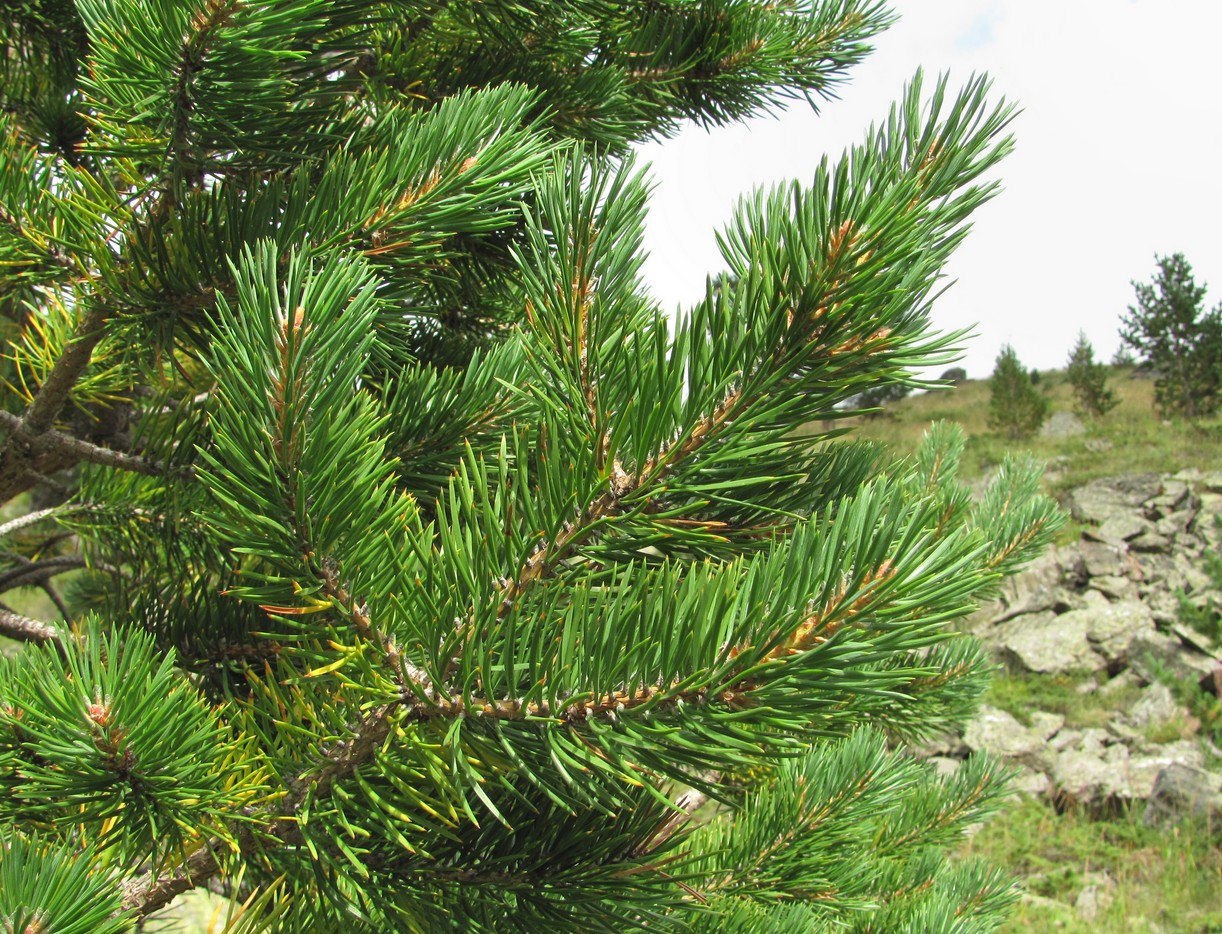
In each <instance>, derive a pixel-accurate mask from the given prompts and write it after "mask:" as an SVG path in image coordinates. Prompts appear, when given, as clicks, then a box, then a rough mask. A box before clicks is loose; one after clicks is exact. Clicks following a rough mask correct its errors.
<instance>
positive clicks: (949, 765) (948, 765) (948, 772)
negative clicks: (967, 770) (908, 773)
mask: <svg viewBox="0 0 1222 934" xmlns="http://www.w3.org/2000/svg"><path fill="white" fill-rule="evenodd" d="M925 763H926V764H927V765H928V766H929V767H930V768H932V769H933V771H934V774H935V775H936V776H937V777H938V778H950V777H951V776H952V775H954V774H955V773H956V772H958V771H959V766H961V765H963V760H962V759H951V758H949V757H947V756H930V757H929V758H928V759H926V760H925Z"/></svg>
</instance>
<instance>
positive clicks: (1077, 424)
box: [1040, 412, 1086, 438]
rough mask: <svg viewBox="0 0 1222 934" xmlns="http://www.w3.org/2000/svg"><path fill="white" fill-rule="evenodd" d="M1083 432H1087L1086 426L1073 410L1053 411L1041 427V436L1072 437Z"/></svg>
mask: <svg viewBox="0 0 1222 934" xmlns="http://www.w3.org/2000/svg"><path fill="white" fill-rule="evenodd" d="M1083 434H1086V426H1085V425H1084V424H1082V419H1080V418H1078V416H1076V415H1074V414H1073V412H1053V413H1052V415H1051V417H1050V418H1049V419H1048V421H1046V422H1044V424H1043V426H1041V428H1040V437H1041V438H1072V437H1074V436H1076V435H1083Z"/></svg>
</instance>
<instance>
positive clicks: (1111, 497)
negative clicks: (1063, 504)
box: [1069, 473, 1163, 525]
mask: <svg viewBox="0 0 1222 934" xmlns="http://www.w3.org/2000/svg"><path fill="white" fill-rule="evenodd" d="M1162 492H1163V481H1162V478H1161V477H1159V475H1158V474H1155V473H1142V474H1121V475H1120V476H1117V477H1104V478H1101V479H1099V480H1092V481H1091V482H1090V483H1088V484H1086V486H1083V487H1079V488H1078V489H1076V490H1074V491H1073V492H1072V493H1070V495H1069V510H1070V512H1071V513H1072V514H1073V517H1074V518H1075V519H1077V520H1078V521H1079V522H1092V523H1094V524H1095V525H1102V524H1103V523H1104V522H1106V521H1107V520H1108V519H1110V518H1112V516H1115V515H1118V514H1124V513H1131V512H1133V511H1135V510H1139V509H1140V507H1141V506H1142V505H1143V504H1144V503H1145V502H1146V501H1147V500H1151V499H1154V498H1155V497H1156V496H1159V495H1160V494H1161V493H1162Z"/></svg>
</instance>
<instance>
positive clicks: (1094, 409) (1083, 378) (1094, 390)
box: [1065, 331, 1118, 416]
mask: <svg viewBox="0 0 1222 934" xmlns="http://www.w3.org/2000/svg"><path fill="white" fill-rule="evenodd" d="M1065 377H1066V379H1068V380H1069V385H1070V386H1072V387H1073V394H1074V408H1075V409H1076V410H1077V412H1078V414H1080V415H1086V416H1099V415H1106V414H1107V413H1108V412H1110V411H1111V410H1112V409H1114V408H1115V407H1116V405H1117V402H1118V400H1117V399H1116V394H1115V393H1114V392H1112V390H1111V389H1109V388H1108V385H1107V367H1106V366H1104V365H1103V364H1102V363H1099V362H1097V361H1096V360H1095V348H1094V347H1092V346H1091V343H1090V341H1088V340H1087V339H1086V333H1085V332H1083V331H1079V332H1078V342H1077V343H1076V344H1074V348H1073V350H1072V351H1071V352H1070V354H1069V363H1068V364H1067V365H1066V367H1065Z"/></svg>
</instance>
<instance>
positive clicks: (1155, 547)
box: [1129, 529, 1171, 554]
mask: <svg viewBox="0 0 1222 934" xmlns="http://www.w3.org/2000/svg"><path fill="white" fill-rule="evenodd" d="M1129 550H1130V551H1155V552H1159V553H1164V554H1165V553H1166V552H1168V551H1170V550H1171V540H1170V539H1168V538H1167V537H1166V536H1165V535H1159V534H1158V533H1157V532H1155V531H1154V530H1153V529H1148V530H1147V531H1145V532H1142V533H1141V534H1140V535H1138V536H1137V537H1136V538H1134V539H1131V540H1130V541H1129Z"/></svg>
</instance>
